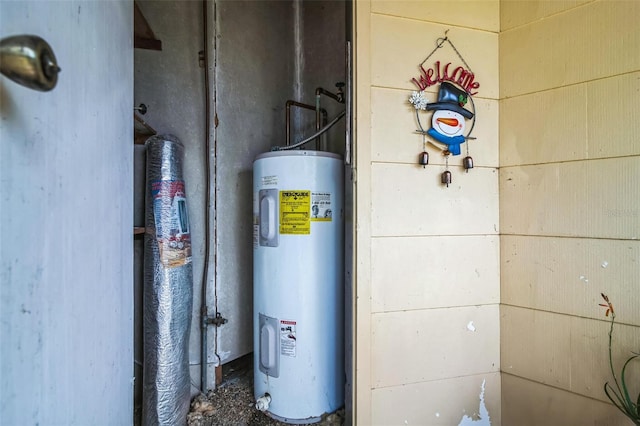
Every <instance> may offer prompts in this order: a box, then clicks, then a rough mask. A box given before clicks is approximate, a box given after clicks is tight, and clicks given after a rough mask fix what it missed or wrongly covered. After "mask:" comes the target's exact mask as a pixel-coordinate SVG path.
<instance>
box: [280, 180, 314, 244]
mask: <svg viewBox="0 0 640 426" xmlns="http://www.w3.org/2000/svg"><path fill="white" fill-rule="evenodd" d="M310 207H311V191H298V190H290V191H280V234H289V235H308V234H309V233H310V232H311V222H310V214H309V213H310Z"/></svg>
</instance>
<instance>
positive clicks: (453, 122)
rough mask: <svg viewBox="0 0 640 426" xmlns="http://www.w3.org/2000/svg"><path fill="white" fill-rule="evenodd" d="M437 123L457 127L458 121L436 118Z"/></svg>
mask: <svg viewBox="0 0 640 426" xmlns="http://www.w3.org/2000/svg"><path fill="white" fill-rule="evenodd" d="M436 120H437V121H439V122H441V123H444V124H446V125H447V126H453V127H455V126H457V125H458V120H456V119H455V118H436Z"/></svg>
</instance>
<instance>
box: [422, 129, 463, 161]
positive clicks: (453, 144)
mask: <svg viewBox="0 0 640 426" xmlns="http://www.w3.org/2000/svg"><path fill="white" fill-rule="evenodd" d="M427 134H428V135H429V136H431V137H432V138H434V139H435V140H437V141H438V142H440V143H443V144H445V145H447V146H448V150H449V152H450V153H451V154H453V155H460V145H461V144H463V143H464V141H465V137H464V136H462V135H458V136H453V137H451V136H445V135H443V134H442V133H438V132H437V131H435V130H434V129H433V127H432V128H430V129H429V130H427Z"/></svg>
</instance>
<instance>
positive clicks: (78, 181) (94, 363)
mask: <svg viewBox="0 0 640 426" xmlns="http://www.w3.org/2000/svg"><path fill="white" fill-rule="evenodd" d="M132 24H133V4H132V3H131V2H127V1H109V2H104V1H101V2H96V1H64V2H59V1H55V2H53V1H52V2H42V1H2V2H0V38H5V37H8V36H12V35H19V34H36V35H38V36H40V37H42V38H44V39H45V40H47V41H48V43H49V44H50V45H51V47H52V48H53V50H54V52H55V55H56V57H57V60H58V63H59V65H60V67H61V68H62V71H61V73H60V75H59V78H58V82H57V86H56V87H55V88H54V89H53V90H52V91H49V92H38V91H34V90H31V89H28V88H25V87H22V86H20V85H18V84H16V83H14V82H13V81H11V80H9V79H8V78H6V77H4V76H0V241H1V248H0V404H1V406H0V424H3V425H28V424H29V425H30V424H66V425H74V424H77V425H88V424H130V423H131V419H132V411H133V395H132V394H133V387H132V379H131V378H132V377H133V355H132V341H133V336H132V330H133V324H132V315H133V304H132V298H133V294H132V227H133V223H132V163H133V157H132V154H133V124H132V112H133V111H132V107H133V99H132V97H133V46H132V33H133V28H132ZM0 62H1V61H0Z"/></svg>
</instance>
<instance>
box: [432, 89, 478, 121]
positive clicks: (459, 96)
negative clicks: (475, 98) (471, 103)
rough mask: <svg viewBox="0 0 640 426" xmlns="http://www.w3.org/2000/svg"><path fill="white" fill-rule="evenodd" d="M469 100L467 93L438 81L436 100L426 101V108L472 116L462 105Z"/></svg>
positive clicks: (466, 116)
mask: <svg viewBox="0 0 640 426" xmlns="http://www.w3.org/2000/svg"><path fill="white" fill-rule="evenodd" d="M468 100H469V94H468V93H467V92H465V91H464V90H462V89H459V88H458V87H456V86H454V85H453V84H451V83H447V82H446V81H445V82H442V83H440V89H439V90H438V102H434V103H428V104H427V110H429V111H432V110H433V111H435V110H441V109H444V110H449V111H454V112H457V113H458V114H461V115H462V116H463V117H465V118H473V113H472V112H471V111H469V110H467V109H464V108H463V106H464V105H465V104H466V103H467V101H468Z"/></svg>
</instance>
